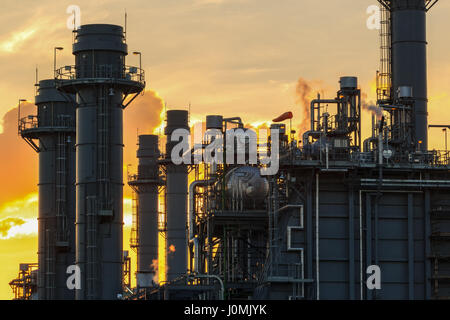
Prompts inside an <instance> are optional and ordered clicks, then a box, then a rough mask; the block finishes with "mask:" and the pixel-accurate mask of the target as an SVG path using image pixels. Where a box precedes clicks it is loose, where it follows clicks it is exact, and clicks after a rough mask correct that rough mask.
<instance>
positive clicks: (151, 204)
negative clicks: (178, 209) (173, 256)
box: [129, 135, 160, 288]
mask: <svg viewBox="0 0 450 320" xmlns="http://www.w3.org/2000/svg"><path fill="white" fill-rule="evenodd" d="M159 155H160V152H159V149H158V136H155V135H141V136H139V149H138V151H137V157H138V159H139V166H138V174H137V176H136V178H135V179H132V180H130V181H129V185H130V186H131V187H132V188H133V190H134V191H135V192H136V193H137V203H138V205H137V239H138V243H137V247H136V249H137V272H136V280H137V286H138V287H139V288H147V287H151V286H153V285H154V282H156V281H154V280H155V277H157V272H158V270H157V265H158V263H157V260H158V234H159V231H158V186H159V185H160V177H159V168H158V158H159Z"/></svg>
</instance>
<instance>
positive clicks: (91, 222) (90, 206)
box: [86, 197, 98, 300]
mask: <svg viewBox="0 0 450 320" xmlns="http://www.w3.org/2000/svg"><path fill="white" fill-rule="evenodd" d="M86 201H87V224H86V233H87V235H86V236H87V241H86V242H87V259H86V273H87V276H86V280H87V298H88V299H89V300H91V299H96V298H98V297H97V277H98V270H97V269H98V266H97V201H96V197H88V198H87V199H86Z"/></svg>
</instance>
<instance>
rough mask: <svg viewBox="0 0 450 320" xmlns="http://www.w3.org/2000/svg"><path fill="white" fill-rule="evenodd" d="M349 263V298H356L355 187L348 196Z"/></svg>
mask: <svg viewBox="0 0 450 320" xmlns="http://www.w3.org/2000/svg"><path fill="white" fill-rule="evenodd" d="M348 206H349V208H348V209H349V212H348V252H349V257H348V265H349V298H350V300H354V299H355V208H354V199H353V189H352V188H350V190H349V196H348Z"/></svg>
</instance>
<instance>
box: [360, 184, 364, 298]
mask: <svg viewBox="0 0 450 320" xmlns="http://www.w3.org/2000/svg"><path fill="white" fill-rule="evenodd" d="M362 225H363V224H362V191H361V190H359V268H360V272H359V281H360V297H361V300H363V299H364V293H363V292H364V291H363V258H362V257H363V238H362V237H363V231H362Z"/></svg>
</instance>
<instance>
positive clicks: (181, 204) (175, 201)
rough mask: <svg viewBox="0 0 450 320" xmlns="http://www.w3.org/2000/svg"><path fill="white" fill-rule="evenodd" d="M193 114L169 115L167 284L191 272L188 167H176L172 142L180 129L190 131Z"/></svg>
mask: <svg viewBox="0 0 450 320" xmlns="http://www.w3.org/2000/svg"><path fill="white" fill-rule="evenodd" d="M188 117H189V114H188V112H187V111H185V110H170V111H167V126H166V128H165V134H166V136H167V143H166V215H167V216H166V217H167V242H166V243H167V277H166V279H167V281H171V280H174V279H176V278H178V277H180V276H181V275H184V274H186V271H187V248H188V243H187V235H186V226H187V188H188V170H187V166H186V165H183V164H182V165H175V164H173V163H172V161H171V152H172V149H173V147H174V145H176V144H177V143H178V142H171V139H170V138H171V134H172V132H174V131H175V130H176V129H186V130H189V125H188Z"/></svg>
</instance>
